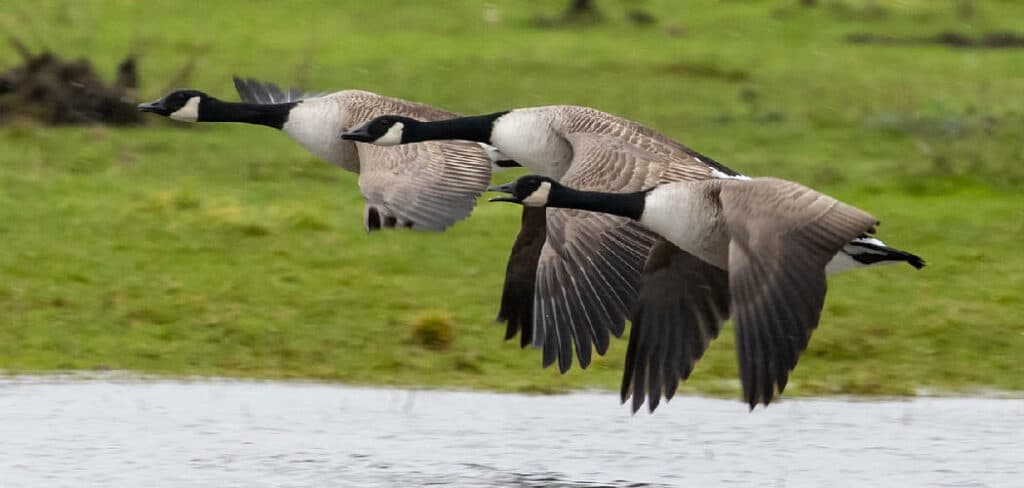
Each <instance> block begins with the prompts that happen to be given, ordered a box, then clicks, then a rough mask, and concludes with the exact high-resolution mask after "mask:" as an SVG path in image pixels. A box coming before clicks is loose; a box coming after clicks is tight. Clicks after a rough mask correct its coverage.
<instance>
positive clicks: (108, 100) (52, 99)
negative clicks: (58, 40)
mask: <svg viewBox="0 0 1024 488" xmlns="http://www.w3.org/2000/svg"><path fill="white" fill-rule="evenodd" d="M10 44H11V46H13V47H14V49H15V50H17V51H18V53H19V54H20V55H21V58H22V64H20V65H18V66H15V67H13V68H10V69H8V70H6V71H4V72H3V73H0V124H5V123H10V122H11V121H14V120H18V119H31V120H34V121H37V122H40V123H44V124H50V125H71V124H95V123H103V124H112V125H131V124H141V123H142V117H141V114H140V113H139V111H138V110H137V109H136V108H135V107H136V103H137V101H136V100H135V92H136V88H137V86H138V75H137V73H136V70H135V58H134V57H132V56H129V57H127V58H125V60H124V61H122V62H121V64H120V65H119V66H118V68H117V76H116V79H115V81H114V83H113V84H111V85H107V84H106V83H104V82H103V80H102V79H100V77H99V76H98V75H97V74H96V72H95V71H93V68H92V64H91V63H90V62H89V61H88V60H86V59H76V60H73V61H69V60H66V59H62V58H61V57H59V56H57V55H56V54H54V53H52V52H49V51H44V52H41V53H32V52H30V51H29V50H28V49H27V48H26V47H25V45H24V44H22V43H21V42H19V41H18V40H16V39H11V40H10Z"/></svg>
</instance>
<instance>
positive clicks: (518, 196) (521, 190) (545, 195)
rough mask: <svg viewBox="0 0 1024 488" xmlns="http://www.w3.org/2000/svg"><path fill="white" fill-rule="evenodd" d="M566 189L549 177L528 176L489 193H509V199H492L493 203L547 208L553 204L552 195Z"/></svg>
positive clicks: (492, 188) (497, 187) (490, 189)
mask: <svg viewBox="0 0 1024 488" xmlns="http://www.w3.org/2000/svg"><path fill="white" fill-rule="evenodd" d="M563 188H564V187H563V186H562V185H560V184H559V183H558V182H557V181H555V180H554V179H551V178H548V177H547V176H539V175H526V176H523V177H522V178H519V179H518V180H516V181H513V182H511V183H506V184H504V185H498V186H492V187H490V188H488V189H487V191H493V192H501V193H508V194H509V196H507V197H495V198H492V199H491V201H492V202H512V203H518V204H520V205H523V206H526V207H546V206H548V204H549V203H550V202H551V193H552V191H554V192H556V193H557V192H559V191H561V190H562V189H563Z"/></svg>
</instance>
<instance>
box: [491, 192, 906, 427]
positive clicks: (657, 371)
mask: <svg viewBox="0 0 1024 488" xmlns="http://www.w3.org/2000/svg"><path fill="white" fill-rule="evenodd" d="M489 190H490V191H501V192H505V193H508V194H509V195H510V196H507V197H499V198H493V199H491V201H507V202H514V203H519V204H521V205H523V206H526V207H548V208H568V209H578V210H587V211H593V212H602V213H608V214H612V215H617V216H620V217H624V218H628V219H631V220H633V221H636V222H639V223H640V224H642V225H643V226H644V227H646V228H648V229H650V230H652V231H654V232H656V233H657V234H658V235H659V236H660V238H659V240H658V241H657V243H656V244H655V245H654V249H653V251H652V252H651V255H650V257H649V258H648V260H647V263H646V266H645V268H644V273H643V277H642V279H641V285H640V290H639V298H638V301H637V306H636V308H635V309H634V312H633V314H632V316H631V320H632V322H633V330H632V332H631V333H630V338H629V346H628V349H627V352H626V364H625V372H624V374H623V379H622V390H621V395H622V401H623V402H625V401H626V400H627V399H628V398H629V397H630V396H632V398H633V403H632V408H633V411H634V412H636V411H637V410H638V409H639V408H640V406H641V405H642V404H643V402H644V399H645V396H646V399H647V401H648V407H649V408H650V410H651V411H652V412H653V411H654V409H655V408H657V406H658V403H659V401H660V399H661V396H662V395H664V396H665V398H666V399H671V398H672V396H673V394H674V393H675V391H676V387H677V386H678V384H679V381H680V380H685V379H686V378H687V377H689V375H690V372H691V371H693V366H694V364H695V363H696V362H697V360H698V359H700V357H701V356H702V355H703V354H704V351H705V349H706V348H707V346H708V343H709V342H710V341H711V340H712V339H714V338H715V337H717V336H718V333H719V331H720V330H721V326H722V323H723V322H724V321H725V320H726V319H727V318H728V316H729V311H730V309H731V310H732V311H733V312H735V315H736V317H735V319H736V322H735V323H736V350H737V356H738V359H739V364H740V368H739V369H740V380H741V383H742V385H743V396H744V399H745V400H746V401H747V403H748V404H749V405H750V408H751V409H753V408H754V406H755V405H757V404H758V403H762V404H764V405H768V404H769V403H770V402H771V400H772V398H773V396H774V394H775V389H776V388H778V392H779V393H780V394H781V393H782V391H783V390H784V389H785V387H786V381H787V379H788V377H789V372H790V371H792V370H793V368H794V367H796V363H797V359H798V356H799V355H800V353H801V352H803V350H804V349H805V348H806V347H807V343H808V341H809V340H810V336H811V331H813V330H814V329H815V328H816V327H817V325H818V320H819V318H820V316H821V308H822V306H823V305H824V302H825V290H826V282H825V276H826V274H828V273H829V270H828V269H827V266H828V263H829V262H830V261H831V260H832V259H833V258H834V256H835V255H836V254H837V253H840V252H841V250H842V249H843V247H844V246H846V245H847V243H849V242H850V241H851V240H852V239H856V238H859V237H862V236H865V235H867V234H870V233H873V232H874V229H875V226H876V225H877V224H878V221H877V220H876V219H875V218H874V217H872V216H871V215H869V214H867V213H865V212H863V211H861V210H859V209H857V208H854V207H851V206H849V205H846V204H844V203H842V202H839V201H837V200H835V199H834V198H831V197H828V196H826V195H823V194H821V193H818V192H816V191H814V190H812V189H810V188H807V187H805V186H803V185H799V184H797V183H793V182H790V181H785V180H779V179H775V178H754V179H751V180H747V181H742V180H734V179H733V180H730V179H713V180H704V181H688V182H675V183H668V184H663V185H657V186H655V187H653V188H651V189H648V190H644V191H638V192H630V193H607V192H593V191H580V190H576V189H573V188H569V187H566V186H563V185H561V184H559V183H558V182H557V181H555V180H554V179H552V178H548V177H544V176H536V175H530V176H524V177H522V178H520V179H519V180H517V181H515V182H513V183H509V184H507V185H503V186H499V187H493V188H490V189H489ZM910 262H911V264H912V265H914V266H915V267H918V268H920V267H921V266H923V261H921V259H920V258H918V257H917V256H914V258H913V260H911V261H910Z"/></svg>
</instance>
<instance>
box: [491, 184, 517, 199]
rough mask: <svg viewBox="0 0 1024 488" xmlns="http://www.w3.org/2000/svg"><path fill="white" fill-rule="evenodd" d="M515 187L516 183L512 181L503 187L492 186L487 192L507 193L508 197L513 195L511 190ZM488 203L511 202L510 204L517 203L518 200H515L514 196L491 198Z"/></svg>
mask: <svg viewBox="0 0 1024 488" xmlns="http://www.w3.org/2000/svg"><path fill="white" fill-rule="evenodd" d="M515 187H516V182H514V181H513V182H511V183H505V184H504V185H497V186H492V187H490V188H488V189H487V191H493V192H499V193H508V194H509V195H514V192H513V189H515ZM488 201H490V202H512V203H519V199H518V198H516V197H515V196H508V197H494V198H492V199H490V200H488Z"/></svg>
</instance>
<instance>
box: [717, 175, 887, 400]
mask: <svg viewBox="0 0 1024 488" xmlns="http://www.w3.org/2000/svg"><path fill="white" fill-rule="evenodd" d="M721 199H722V210H723V216H724V217H725V221H726V227H727V229H728V232H729V236H730V239H731V240H730V243H729V288H730V292H731V293H732V296H733V310H734V311H735V319H736V352H737V356H738V358H739V365H740V380H741V382H742V384H743V397H744V399H745V400H746V402H747V403H748V404H749V405H750V408H754V406H755V405H757V404H758V403H762V404H765V405H767V404H768V403H770V402H771V401H772V398H773V397H774V396H775V391H776V388H777V389H778V392H779V393H782V391H783V390H784V389H785V387H786V382H787V381H788V379H789V372H790V371H792V370H793V368H794V367H796V363H797V360H798V359H799V356H800V353H801V352H803V350H804V349H806V348H807V343H808V342H809V341H810V338H811V332H812V331H813V330H814V329H815V328H816V327H817V326H818V319H819V317H820V316H821V308H822V306H823V305H824V303H825V291H826V281H825V265H826V264H827V263H828V262H829V260H831V259H832V256H834V255H835V254H836V253H837V252H839V250H840V249H841V248H842V247H843V245H845V244H846V243H847V242H849V241H850V240H851V239H853V238H855V237H857V236H860V235H861V234H863V233H865V232H868V231H870V230H872V229H873V228H874V226H875V225H876V224H877V220H875V218H874V217H872V216H871V215H869V214H867V213H865V212H863V211H861V210H859V209H857V208H854V207H851V206H849V205H846V204H844V203H842V202H839V201H837V200H835V199H834V198H831V197H828V196H826V195H823V194H821V193H818V192H816V191H814V190H811V189H809V188H807V187H804V186H802V185H799V184H797V183H793V182H789V181H783V180H776V179H772V178H759V179H757V180H754V181H752V182H742V183H740V182H723V185H722V192H721Z"/></svg>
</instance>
